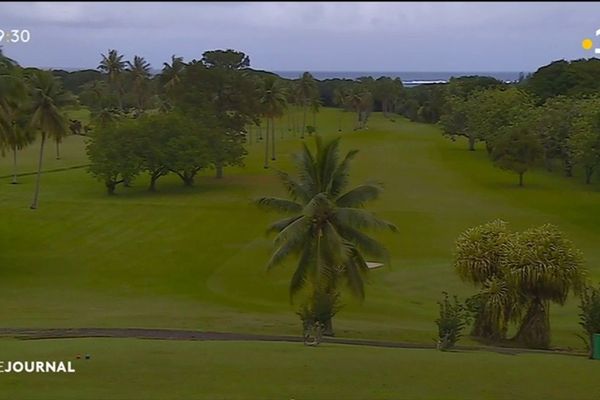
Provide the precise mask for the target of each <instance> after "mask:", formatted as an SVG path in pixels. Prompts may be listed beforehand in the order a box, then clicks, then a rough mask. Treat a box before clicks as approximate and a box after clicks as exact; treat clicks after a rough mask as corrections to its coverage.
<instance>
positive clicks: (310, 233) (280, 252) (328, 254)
mask: <svg viewBox="0 0 600 400" xmlns="http://www.w3.org/2000/svg"><path fill="white" fill-rule="evenodd" d="M315 138H316V144H317V150H316V153H312V152H311V151H310V150H309V149H308V147H307V146H306V145H303V150H302V152H301V153H300V154H299V155H298V156H297V159H296V163H297V166H298V177H297V178H294V177H292V176H290V175H288V174H287V173H284V172H282V173H280V178H281V180H282V183H283V185H284V186H285V188H286V189H287V190H288V193H289V195H290V198H291V199H289V200H288V199H283V198H275V197H263V198H261V199H259V200H258V204H259V205H260V206H262V207H264V208H267V209H271V210H276V211H280V212H284V213H286V214H288V216H287V217H285V218H284V219H282V220H279V221H277V222H275V223H273V224H272V225H271V226H270V227H269V232H277V237H276V238H275V251H274V252H273V255H272V256H271V259H270V260H269V262H268V264H267V268H268V269H271V268H272V267H274V266H276V265H278V264H281V263H282V262H283V261H284V260H285V259H287V258H288V257H289V256H292V255H297V256H298V257H299V260H298V265H297V267H296V271H295V272H294V274H293V277H292V279H291V282H290V295H291V296H292V297H293V296H294V295H295V294H297V293H298V292H299V291H300V290H301V289H302V288H304V287H305V286H306V285H307V283H308V284H310V286H311V287H312V292H313V294H314V293H317V294H321V293H328V294H332V293H336V292H337V291H338V289H339V284H340V283H342V282H345V283H346V284H347V286H348V288H349V289H350V291H351V293H352V294H354V295H355V296H357V297H358V298H361V299H362V298H364V275H365V274H366V272H367V265H366V262H365V260H364V255H363V254H369V255H373V256H375V257H378V258H381V259H383V260H385V261H386V262H389V255H388V252H387V250H386V249H385V248H384V247H383V246H382V245H381V244H379V243H378V242H377V241H375V240H374V239H372V238H371V237H369V236H368V235H366V234H365V233H363V230H365V229H372V228H379V229H382V228H386V229H391V230H393V231H395V230H396V227H395V226H394V225H393V224H391V223H389V222H386V221H383V220H381V219H379V218H377V217H375V216H374V215H373V214H371V213H369V212H367V211H365V210H364V209H362V207H363V206H364V205H365V204H366V203H367V202H369V201H371V200H374V199H376V198H377V197H379V194H380V192H381V187H380V186H379V185H376V184H364V185H361V186H358V187H356V188H354V189H351V190H349V191H347V192H346V191H345V190H346V188H347V186H348V183H349V181H348V178H349V168H350V161H351V160H352V159H353V158H354V157H355V156H356V154H357V151H356V150H354V151H351V152H349V153H347V154H346V156H345V157H344V158H343V159H342V160H340V159H339V138H338V139H336V140H333V141H330V142H328V143H324V142H323V141H322V139H321V137H320V136H318V135H317V136H315ZM327 330H328V331H329V332H330V333H331V332H332V328H331V321H329V323H328V328H327Z"/></svg>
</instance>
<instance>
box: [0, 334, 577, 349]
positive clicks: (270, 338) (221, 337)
mask: <svg viewBox="0 0 600 400" xmlns="http://www.w3.org/2000/svg"><path fill="white" fill-rule="evenodd" d="M0 337H14V338H18V339H24V340H36V339H38V340H39V339H69V338H92V337H99V338H135V339H155V340H216V341H264V342H292V343H302V342H303V339H302V337H300V336H283V335H258V334H249V333H231V332H202V331H193V330H182V329H147V328H43V329H30V328H0ZM323 342H324V343H335V344H345V345H354V346H373V347H387V348H402V349H435V344H433V343H431V344H424V343H409V342H389V341H377V340H365V339H344V338H335V337H326V338H324V340H323ZM455 350H457V351H464V350H471V351H473V350H480V351H492V352H495V353H501V354H510V355H516V354H520V353H540V354H562V355H576V356H585V354H583V353H580V352H573V351H566V350H534V349H521V348H512V347H492V346H457V347H456V349H455Z"/></svg>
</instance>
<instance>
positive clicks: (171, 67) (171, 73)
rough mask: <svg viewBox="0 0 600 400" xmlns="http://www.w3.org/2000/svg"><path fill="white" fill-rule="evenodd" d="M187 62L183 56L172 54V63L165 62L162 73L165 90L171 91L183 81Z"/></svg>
mask: <svg viewBox="0 0 600 400" xmlns="http://www.w3.org/2000/svg"><path fill="white" fill-rule="evenodd" d="M185 65H186V64H185V63H184V62H183V57H175V55H172V56H171V64H169V63H163V69H162V74H161V77H160V78H161V81H162V82H163V87H164V88H165V90H166V91H167V93H168V92H170V91H171V90H172V89H173V88H174V87H175V86H177V84H178V83H179V82H180V81H181V76H182V75H183V72H184V70H185Z"/></svg>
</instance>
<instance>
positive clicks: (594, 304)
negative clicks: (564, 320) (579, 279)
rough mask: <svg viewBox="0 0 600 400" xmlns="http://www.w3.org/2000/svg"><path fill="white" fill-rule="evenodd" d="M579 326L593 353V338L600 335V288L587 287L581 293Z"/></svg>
mask: <svg viewBox="0 0 600 400" xmlns="http://www.w3.org/2000/svg"><path fill="white" fill-rule="evenodd" d="M579 310H580V313H579V325H581V326H582V327H583V330H584V331H585V333H586V336H580V337H581V338H582V339H583V340H584V342H585V343H586V345H587V347H588V350H589V351H590V358H591V357H592V353H593V342H592V336H593V335H594V334H595V333H600V287H599V288H594V287H591V286H588V287H585V288H584V289H583V290H582V291H581V303H580V304H579Z"/></svg>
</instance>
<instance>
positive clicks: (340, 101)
mask: <svg viewBox="0 0 600 400" xmlns="http://www.w3.org/2000/svg"><path fill="white" fill-rule="evenodd" d="M347 97H348V94H347V93H346V91H345V90H344V89H343V88H342V89H335V90H334V91H333V103H334V104H335V105H336V106H338V107H339V108H340V113H339V118H338V132H341V131H342V117H343V116H344V111H345V108H346V99H347Z"/></svg>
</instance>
